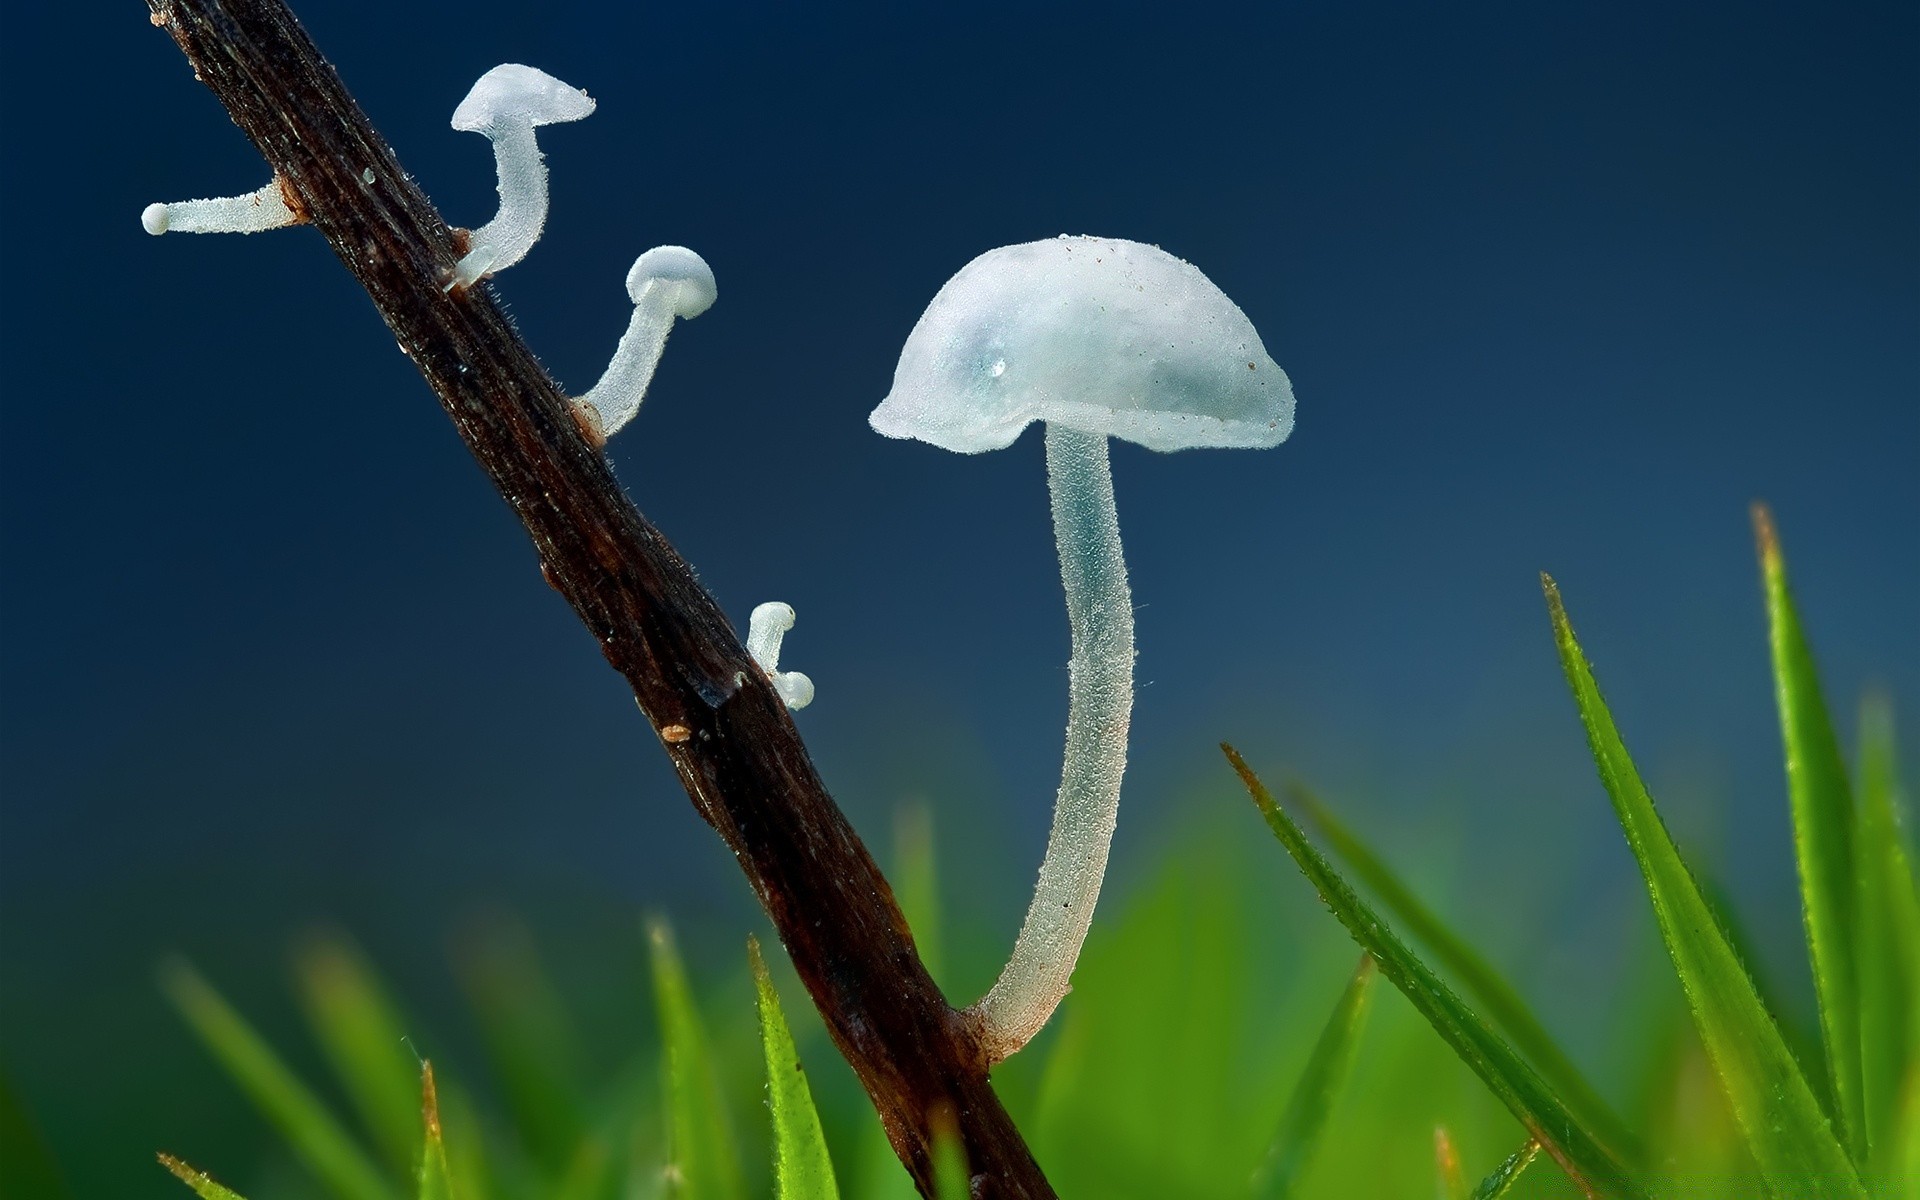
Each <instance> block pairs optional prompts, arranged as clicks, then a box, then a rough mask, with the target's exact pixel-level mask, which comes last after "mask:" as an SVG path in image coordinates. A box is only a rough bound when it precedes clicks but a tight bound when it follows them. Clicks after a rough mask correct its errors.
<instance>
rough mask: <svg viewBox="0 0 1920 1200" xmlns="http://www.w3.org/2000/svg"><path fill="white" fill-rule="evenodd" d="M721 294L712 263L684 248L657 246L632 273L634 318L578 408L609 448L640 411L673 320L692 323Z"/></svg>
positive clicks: (629, 287) (577, 403) (629, 285)
mask: <svg viewBox="0 0 1920 1200" xmlns="http://www.w3.org/2000/svg"><path fill="white" fill-rule="evenodd" d="M718 295H719V291H718V290H717V288H716V287H715V285H714V281H713V268H711V267H709V266H707V260H706V259H704V258H701V257H700V256H699V255H698V254H695V253H694V252H693V251H691V250H689V249H687V248H686V247H685V246H655V247H654V248H653V249H651V250H649V251H647V252H646V253H645V254H642V255H641V256H640V257H639V258H637V259H635V260H634V264H633V269H632V270H630V271H628V272H627V296H628V298H630V299H631V300H632V301H633V317H632V318H631V319H630V320H629V321H628V322H627V331H626V332H625V333H624V334H622V335H621V336H620V345H619V346H617V347H616V348H615V349H614V352H613V361H612V362H610V363H608V364H607V370H606V373H605V374H603V375H602V376H600V382H599V383H596V384H594V385H593V388H592V389H591V390H590V391H588V392H587V394H586V395H584V396H581V397H579V398H577V399H576V400H574V405H575V407H576V409H577V410H578V411H579V413H580V415H581V417H582V418H584V419H585V420H586V422H587V424H588V425H589V426H591V427H592V429H593V431H594V432H595V433H596V434H597V435H598V436H599V439H600V440H601V441H602V442H604V441H606V439H607V438H609V437H612V436H613V435H614V433H615V432H617V431H618V430H619V429H620V427H621V426H622V425H625V424H626V423H627V422H628V421H631V420H633V415H634V414H635V413H637V412H639V411H640V401H642V400H644V399H645V398H646V395H647V385H648V384H649V383H651V382H653V372H654V368H656V367H658V366H659V365H660V353H661V351H663V350H664V349H666V345H667V333H668V331H669V330H671V329H672V328H673V319H674V318H675V317H679V318H680V319H681V320H691V319H692V318H694V317H697V316H699V315H700V314H701V313H703V312H705V311H707V309H709V308H711V307H712V306H713V301H714V299H715V297H717V296H718Z"/></svg>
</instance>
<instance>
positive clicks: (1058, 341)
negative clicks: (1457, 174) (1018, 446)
mask: <svg viewBox="0 0 1920 1200" xmlns="http://www.w3.org/2000/svg"><path fill="white" fill-rule="evenodd" d="M868 420H869V422H870V423H871V424H872V426H873V428H874V429H875V430H877V431H878V432H880V433H883V434H885V435H886V436H888V437H894V438H917V439H919V440H921V441H924V442H928V443H931V444H932V445H935V446H939V447H941V448H942V449H946V450H952V451H955V452H958V453H962V454H975V453H979V452H981V451H985V450H998V449H1000V448H1002V447H1004V446H1007V445H1010V444H1012V442H1013V440H1014V439H1015V438H1016V437H1018V436H1019V435H1020V431H1021V430H1023V429H1025V428H1026V427H1027V425H1028V424H1029V423H1031V422H1033V421H1043V422H1045V423H1046V452H1047V483H1048V487H1049V489H1050V491H1051V494H1052V507H1053V525H1054V537H1055V540H1056V542H1057V544H1058V547H1059V551H1060V577H1061V582H1062V584H1063V585H1064V587H1065V590H1066V598H1067V618H1068V622H1069V624H1070V625H1071V627H1072V633H1073V652H1072V658H1071V660H1070V661H1069V664H1068V685H1067V687H1068V695H1069V708H1068V717H1067V742H1066V756H1065V762H1064V765H1063V767H1062V770H1061V776H1060V791H1059V794H1058V796H1057V798H1056V799H1055V801H1054V812H1053V827H1052V831H1051V832H1050V834H1049V835H1048V838H1047V851H1046V857H1045V858H1044V859H1043V860H1042V862H1041V864H1040V875H1039V881H1038V883H1037V884H1036V885H1035V888H1034V895H1033V901H1032V904H1031V905H1030V906H1029V908H1028V909H1027V916H1026V920H1025V922H1024V923H1023V924H1022V925H1021V927H1020V935H1019V937H1018V939H1017V940H1016V941H1015V943H1014V948H1013V954H1012V956H1011V958H1010V959H1009V961H1008V963H1007V965H1006V968H1005V969H1004V970H1003V971H1002V972H1001V974H1000V978H999V980H998V982H996V983H995V984H994V985H993V988H992V989H991V990H990V991H989V992H988V993H987V994H986V996H985V997H983V998H982V999H981V1000H980V1001H979V1002H978V1003H977V1004H975V1005H974V1006H973V1007H972V1008H970V1009H968V1010H967V1013H966V1016H967V1019H968V1021H969V1023H970V1024H971V1026H972V1028H973V1031H974V1033H975V1034H976V1036H977V1037H978V1040H979V1043H980V1045H981V1048H982V1050H983V1052H984V1053H985V1054H986V1056H987V1058H988V1061H989V1062H1000V1061H1002V1060H1004V1059H1005V1058H1007V1057H1008V1056H1009V1055H1011V1054H1013V1053H1014V1052H1015V1051H1017V1050H1019V1049H1020V1047H1022V1046H1024V1045H1025V1044H1026V1043H1027V1042H1028V1041H1029V1040H1030V1039H1031V1038H1032V1037H1033V1035H1034V1034H1036V1033H1038V1032H1039V1031H1040V1028H1041V1026H1043V1025H1044V1024H1046V1021H1047V1018H1048V1017H1050V1016H1051V1015H1052V1014H1053V1010H1054V1008H1055V1007H1056V1006H1057V1005H1058V1004H1059V1003H1060V1000H1061V998H1062V997H1064V996H1065V995H1066V993H1067V991H1068V985H1069V981H1070V979H1071V977H1072V974H1073V967H1074V963H1075V960H1076V959H1077V958H1078V957H1079V954H1080V947H1081V944H1082V943H1083V942H1084V941H1085V940H1086V936H1087V928H1088V926H1089V924H1090V923H1091V922H1092V919H1093V908H1094V902H1095V901H1096V900H1097V899H1098V898H1099V895H1100V881H1101V878H1102V876H1103V875H1104V874H1105V871H1106V865H1107V851H1108V847H1109V845H1110V843H1111V842H1112V839H1113V830H1114V824H1115V819H1116V815H1117V813H1118V808H1119V801H1120V779H1121V776H1122V774H1123V773H1124V772H1125V770H1126V762H1127V725H1128V720H1129V717H1130V715H1131V713H1132V708H1133V659H1134V648H1133V600H1132V596H1131V593H1130V592H1129V590H1128V587H1127V568H1126V563H1125V561H1124V559H1123V558H1122V556H1121V551H1120V529H1119V524H1118V522H1117V520H1116V518H1115V515H1114V507H1113V477H1112V473H1111V471H1110V469H1109V467H1108V460H1107V439H1108V438H1109V437H1118V438H1124V439H1126V440H1127V441H1131V442H1137V443H1139V444H1140V445H1142V446H1146V447H1148V448H1149V449H1152V450H1184V449H1188V448H1191V447H1201V446H1223V447H1246V448H1255V447H1267V446H1273V445H1277V444H1278V443H1280V442H1281V441H1283V440H1285V438H1286V436H1287V434H1288V433H1289V432H1291V431H1292V429H1293V388H1292V386H1291V384H1289V382H1288V380H1287V376H1286V372H1284V371H1282V370H1281V369H1280V367H1279V366H1278V365H1277V364H1275V363H1274V361H1273V359H1272V358H1270V357H1268V355H1267V352H1266V348H1265V347H1264V346H1263V345H1262V344H1261V342H1260V335H1259V334H1258V333H1256V332H1255V331H1254V328H1253V325H1252V323H1251V322H1250V321H1248V320H1247V317H1246V314H1245V313H1242V312H1241V311H1240V309H1239V308H1237V307H1236V306H1235V305H1234V303H1233V301H1231V300H1229V299H1227V297H1226V295H1225V294H1223V293H1222V292H1221V291H1220V289H1219V288H1217V287H1215V286H1214V285H1213V283H1212V281H1210V280H1209V279H1207V277H1206V276H1205V275H1202V274H1201V273H1200V271H1199V269H1198V268H1196V267H1194V266H1193V265H1192V264H1190V263H1187V262H1184V261H1182V260H1181V259H1178V258H1175V257H1174V256H1172V255H1171V254H1168V253H1166V252H1165V251H1163V250H1161V249H1159V248H1158V247H1156V246H1148V245H1143V244H1141V243H1139V242H1129V241H1121V240H1117V239H1113V238H1095V237H1066V236H1064V235H1063V236H1061V237H1058V238H1055V239H1052V240H1049V241H1041V242H1028V243H1025V244H1023V245H1018V246H1004V247H1001V248H1000V249H998V250H990V251H988V252H987V253H985V254H983V255H981V256H980V257H979V258H976V259H974V260H973V261H972V262H971V263H968V264H967V265H966V266H965V267H963V268H962V269H961V271H960V273H959V274H958V275H955V276H954V277H953V278H952V279H951V280H949V281H948V282H947V284H946V286H945V287H943V288H941V289H940V291H939V294H937V295H936V296H934V298H933V303H932V304H930V305H928V306H927V311H926V313H925V314H924V315H922V316H921V318H920V321H919V323H918V324H916V325H915V326H914V328H913V332H912V333H911V334H910V335H908V337H907V343H906V346H905V347H904V348H903V349H902V350H901V352H900V363H899V366H898V367H897V368H896V369H895V372H894V377H893V390H892V391H891V392H889V393H888V395H887V397H886V399H885V400H883V401H881V402H880V406H879V407H878V408H876V409H874V410H873V414H872V416H871V417H869V418H868Z"/></svg>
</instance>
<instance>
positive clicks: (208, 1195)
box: [159, 1154, 246, 1200]
mask: <svg viewBox="0 0 1920 1200" xmlns="http://www.w3.org/2000/svg"><path fill="white" fill-rule="evenodd" d="M159 1157H160V1165H161V1166H163V1167H165V1168H166V1169H167V1170H169V1171H172V1172H173V1177H174V1178H175V1179H178V1180H179V1181H180V1182H181V1183H184V1184H186V1185H187V1186H188V1187H190V1188H192V1189H193V1194H194V1195H196V1196H198V1197H200V1200H246V1198H245V1197H243V1196H242V1195H241V1194H240V1193H239V1192H236V1191H234V1190H233V1189H232V1188H230V1187H226V1186H225V1185H223V1184H219V1183H215V1182H214V1179H213V1176H211V1175H209V1174H207V1173H206V1172H205V1171H202V1170H199V1169H198V1168H195V1167H190V1166H188V1165H187V1164H186V1163H183V1162H181V1161H180V1160H179V1159H177V1158H175V1157H174V1156H173V1155H171V1154H162V1155H160V1156H159Z"/></svg>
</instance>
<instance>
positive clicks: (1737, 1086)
mask: <svg viewBox="0 0 1920 1200" xmlns="http://www.w3.org/2000/svg"><path fill="white" fill-rule="evenodd" d="M1541 582H1542V584H1543V586H1544V588H1545V590H1546V596H1547V608H1548V611H1549V612H1550V613H1551V615H1552V618H1553V633H1554V641H1555V643H1556V645H1557V646H1558V648H1559V652H1560V663H1561V666H1562V667H1563V668H1564V669H1565V671H1566V676H1567V684H1568V686H1569V687H1570V688H1571V689H1572V691H1573V697H1574V703H1575V704H1576V706H1577V707H1578V708H1579V710H1580V721H1581V724H1582V725H1584V726H1585V727H1586V731H1587V742H1588V744H1589V745H1590V747H1591V748H1592V751H1593V759H1594V762H1595V763H1596V764H1597V765H1598V767H1599V770H1600V781H1601V783H1602V784H1603V785H1604V786H1605V788H1606V792H1607V796H1608V797H1609V798H1610V799H1611V800H1612V801H1613V809H1614V814H1615V815H1616V816H1617V817H1618V818H1619V820H1620V826H1621V828H1622V829H1623V830H1624V831H1625V832H1626V836H1627V845H1628V846H1629V847H1630V848H1631V849H1632V851H1633V856H1634V858H1635V859H1636V860H1637V861H1638V862H1639V864H1640V873H1641V876H1642V877H1643V879H1644V880H1645V882H1646V887H1647V894H1648V896H1649V897H1650V898H1651V899H1652V901H1653V911H1654V915H1655V917H1656V918H1657V919H1658V921H1659V924H1660V935H1661V937H1662V939H1663V940H1665V942H1666V944H1667V955H1668V957H1670V958H1671V959H1672V960H1673V965H1674V969H1675V971H1676V972H1677V973H1678V974H1679V976H1680V983H1681V987H1682V989H1683V990H1684V991H1685V992H1686V996H1687V1004H1688V1007H1690V1008H1691V1009H1692V1010H1693V1019H1694V1024H1695V1026H1696V1027H1697V1028H1698V1029H1699V1031H1700V1040H1701V1041H1702V1042H1703V1043H1705V1045H1706V1047H1707V1053H1708V1056H1709V1057H1710V1058H1711V1059H1712V1060H1713V1066H1714V1071H1715V1072H1716V1073H1717V1074H1718V1075H1719V1077H1720V1083H1721V1086H1722V1087H1723V1088H1725V1089H1726V1093H1727V1099H1728V1102H1729V1104H1730V1105H1731V1107H1732V1108H1733V1113H1734V1118H1735V1120H1737V1121H1738V1122H1739V1125H1740V1131H1741V1133H1742V1134H1743V1135H1744V1136H1745V1138H1746V1141H1747V1146H1748V1149H1750V1150H1751V1151H1752V1152H1753V1157H1754V1161H1755V1162H1757V1163H1758V1164H1759V1166H1760V1170H1761V1172H1762V1173H1763V1174H1764V1175H1765V1176H1766V1177H1767V1179H1768V1180H1769V1181H1770V1182H1771V1184H1772V1185H1773V1186H1774V1187H1775V1188H1776V1189H1777V1190H1778V1191H1780V1192H1781V1193H1782V1194H1783V1195H1791V1196H1796V1197H1806V1198H1808V1200H1812V1198H1814V1197H1862V1198H1863V1197H1865V1195H1866V1192H1865V1190H1864V1189H1863V1188H1862V1187H1861V1184H1860V1179H1859V1176H1858V1175H1857V1174H1855V1172H1854V1168H1853V1164H1852V1162H1851V1161H1850V1160H1849V1159H1848V1157H1847V1152H1846V1151H1845V1150H1844V1149H1843V1148H1842V1147H1841V1145H1840V1142H1839V1141H1838V1140H1837V1139H1836V1138H1835V1137H1834V1134H1833V1131H1832V1129H1831V1128H1830V1127H1829V1125H1828V1123H1827V1116H1826V1113H1825V1110H1824V1109H1822V1108H1821V1105H1820V1101H1819V1100H1818V1099H1816V1098H1815V1096H1814V1094H1813V1089H1812V1088H1811V1087H1809V1086H1808V1084H1807V1081H1806V1077H1805V1076H1803V1075H1801V1073H1800V1068H1799V1066H1798V1065H1797V1064H1796V1063H1795V1062H1794V1058H1793V1055H1792V1053H1791V1052H1790V1051H1789V1050H1788V1049H1787V1045H1786V1041H1785V1040H1784V1039H1783V1038H1782V1037H1781V1035H1780V1029H1779V1027H1778V1026H1777V1025H1775V1024H1774V1021H1773V1018H1772V1016H1770V1015H1769V1014H1768V1013H1767V1010H1766V1007H1765V1006H1764V1005H1763V1004H1762V1003H1761V1001H1760V997H1759V995H1758V993H1756V992H1755V991H1754V988H1753V983H1752V981H1751V980H1749V979H1748V978H1747V972H1746V968H1745V967H1743V966H1742V965H1741V963H1740V959H1739V957H1738V956H1737V955H1735V954H1734V952H1733V948H1732V947H1731V946H1730V945H1728V943H1727V939H1726V936H1725V935H1724V934H1723V933H1722V932H1721V930H1720V927H1719V925H1718V924H1716V923H1715V921H1714V919H1713V913H1712V910H1711V909H1709V908H1708V906H1707V903H1706V901H1705V900H1704V899H1703V898H1702V897H1701V894H1700V889H1699V887H1698V886H1696V885H1695V883H1694V881H1693V876H1692V874H1690V873H1689V872H1688V870H1687V865H1686V863H1685V861H1683V860H1682V859H1681V857H1680V851H1679V849H1678V848H1676V847H1675V846H1674V844H1673V839H1672V838H1671V837H1670V836H1669V835H1668V833H1667V827H1666V825H1665V824H1664V823H1662V821H1661V820H1660V813H1659V811H1658V810H1657V809H1655V808H1654V805H1653V798H1652V797H1651V796H1649V795H1648V794H1647V789H1646V787H1645V785H1644V784H1642V783H1641V782H1640V775H1639V773H1638V772H1637V771H1636V770H1635V769H1634V765H1633V759H1632V758H1631V757H1629V755H1628V754H1627V747H1626V744H1625V743H1624V742H1622V741H1621V739H1620V731H1619V730H1618V729H1617V728H1615V726H1614V723H1613V715H1612V714H1611V713H1610V712H1609V711H1608V710H1607V705H1606V701H1605V700H1603V699H1602V698H1601V696H1600V687H1599V685H1598V684H1597V683H1595V682H1594V678H1593V671H1592V669H1591V668H1590V667H1588V665H1587V660H1586V656H1585V655H1584V654H1582V653H1581V650H1580V644H1579V642H1578V641H1576V640H1575V638H1574V634H1573V626H1572V624H1571V623H1570V622H1569V621H1568V620H1567V611H1566V608H1565V606H1564V605H1562V604H1561V602H1560V590H1559V588H1558V587H1556V586H1555V585H1554V582H1553V580H1552V579H1550V578H1548V577H1547V576H1545V575H1543V576H1541ZM1529 1132H1532V1131H1529ZM1549 1149H1550V1148H1549Z"/></svg>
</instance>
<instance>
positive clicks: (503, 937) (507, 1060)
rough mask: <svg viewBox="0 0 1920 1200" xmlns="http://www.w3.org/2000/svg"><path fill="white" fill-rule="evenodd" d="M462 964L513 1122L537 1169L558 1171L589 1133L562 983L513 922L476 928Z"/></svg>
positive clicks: (549, 1172) (552, 1174) (575, 1041)
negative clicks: (554, 978) (559, 985)
mask: <svg viewBox="0 0 1920 1200" xmlns="http://www.w3.org/2000/svg"><path fill="white" fill-rule="evenodd" d="M459 965H460V974H461V981H462V982H463V983H464V984H465V985H466V990H467V994H468V996H469V997H470V998H471V999H472V1001H473V1009H474V1014H475V1016H476V1017H478V1018H479V1023H480V1036H481V1039H482V1041H483V1042H484V1044H485V1046H486V1049H487V1056H488V1058H489V1060H490V1061H491V1062H492V1064H493V1068H494V1072H495V1073H496V1074H497V1076H498V1077H499V1080H500V1085H501V1090H502V1092H503V1093H504V1096H505V1099H506V1102H507V1108H508V1111H509V1112H511V1113H512V1115H513V1124H514V1128H515V1129H517V1130H518V1131H519V1133H520V1136H521V1138H522V1139H523V1141H524V1143H525V1145H526V1147H527V1150H528V1151H529V1153H530V1154H531V1155H532V1157H533V1160H534V1161H535V1162H536V1163H538V1164H539V1166H540V1169H541V1170H542V1171H543V1172H544V1173H545V1174H546V1175H547V1176H548V1177H549V1178H550V1179H552V1178H557V1177H558V1176H559V1175H560V1173H561V1172H563V1171H565V1170H566V1169H567V1167H568V1164H570V1163H571V1162H572V1160H573V1155H574V1151H575V1148H576V1147H578V1146H579V1144H580V1139H582V1138H583V1137H585V1136H586V1134H587V1117H586V1112H585V1108H584V1105H583V1103H582V1099H581V1098H582V1097H583V1096H584V1095H585V1094H586V1089H585V1087H584V1086H583V1084H582V1082H581V1080H582V1076H583V1072H582V1071H581V1067H580V1062H581V1057H580V1049H579V1039H578V1037H577V1036H576V1035H575V1033H574V1029H573V1023H572V1019H571V1017H570V1016H569V1014H568V1013H567V1010H566V1006H565V1005H564V1004H562V1003H561V1000H560V995H559V990H558V989H557V988H556V987H555V986H554V984H553V981H552V979H551V977H549V975H548V974H547V970H546V968H545V966H544V965H543V964H542V963H541V961H540V956H539V955H538V953H536V952H535V950H534V946H533V938H532V936H531V935H530V934H529V933H528V932H527V930H526V928H525V927H524V926H522V925H520V924H518V923H516V922H511V921H500V922H498V923H495V924H492V925H490V926H488V927H487V928H486V929H484V930H483V931H481V932H479V933H477V934H476V935H475V936H474V937H473V938H472V939H471V940H469V941H467V942H466V943H465V944H464V945H463V946H462V950H461V954H460V958H459Z"/></svg>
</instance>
